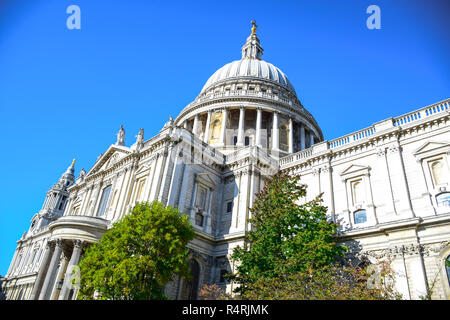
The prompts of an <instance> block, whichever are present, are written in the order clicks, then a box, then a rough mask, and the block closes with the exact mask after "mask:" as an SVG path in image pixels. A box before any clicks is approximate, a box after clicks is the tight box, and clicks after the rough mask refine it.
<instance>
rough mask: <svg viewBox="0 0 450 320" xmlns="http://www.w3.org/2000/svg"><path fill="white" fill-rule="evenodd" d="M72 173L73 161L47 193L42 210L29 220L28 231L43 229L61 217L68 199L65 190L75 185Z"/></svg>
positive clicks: (67, 193) (73, 168)
mask: <svg viewBox="0 0 450 320" xmlns="http://www.w3.org/2000/svg"><path fill="white" fill-rule="evenodd" d="M74 173H75V159H73V161H72V164H71V165H70V166H69V167H68V168H67V170H66V171H65V172H64V173H63V174H62V175H61V178H59V180H58V182H57V183H56V184H54V185H53V186H52V187H51V188H50V190H48V191H47V196H46V197H45V201H44V204H43V206H42V209H41V210H40V211H39V213H37V214H36V215H35V216H34V217H33V219H32V220H31V227H30V231H33V230H37V229H39V228H41V227H44V226H46V225H47V224H49V223H50V222H51V221H54V220H56V219H58V218H59V217H61V216H62V215H63V213H64V209H65V208H66V205H67V201H68V198H69V192H68V191H67V189H68V188H69V187H70V186H71V185H73V184H74V183H75V176H74Z"/></svg>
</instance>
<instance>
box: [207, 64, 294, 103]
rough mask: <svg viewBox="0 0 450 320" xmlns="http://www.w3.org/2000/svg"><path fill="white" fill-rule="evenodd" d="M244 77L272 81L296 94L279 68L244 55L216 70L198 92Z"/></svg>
mask: <svg viewBox="0 0 450 320" xmlns="http://www.w3.org/2000/svg"><path fill="white" fill-rule="evenodd" d="M246 77H248V78H257V79H261V80H264V81H270V82H273V83H275V84H278V85H280V86H282V87H284V88H286V89H287V90H289V91H290V92H291V93H293V94H294V95H296V93H295V89H294V87H293V86H292V84H291V82H290V81H289V79H288V78H287V76H286V75H285V74H284V73H283V72H282V71H281V70H280V69H279V68H277V67H275V66H274V65H273V64H271V63H269V62H266V61H264V60H258V59H248V58H245V57H243V58H242V59H241V60H236V61H233V62H230V63H228V64H226V65H224V66H223V67H222V68H220V69H219V70H217V71H216V72H215V73H214V74H213V75H212V76H211V77H210V78H209V79H208V81H207V82H206V84H205V85H204V86H203V89H202V91H201V93H200V94H202V93H203V92H205V91H207V90H208V88H210V87H212V86H214V85H216V84H218V83H220V82H223V81H228V80H234V79H236V78H239V79H241V78H246Z"/></svg>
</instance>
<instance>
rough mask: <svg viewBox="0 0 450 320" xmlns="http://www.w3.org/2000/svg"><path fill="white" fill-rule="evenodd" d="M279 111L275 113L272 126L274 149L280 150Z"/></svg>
mask: <svg viewBox="0 0 450 320" xmlns="http://www.w3.org/2000/svg"><path fill="white" fill-rule="evenodd" d="M278 133H279V132H278V112H277V111H275V112H274V113H273V126H272V151H278V150H279V149H280V137H279V134H278Z"/></svg>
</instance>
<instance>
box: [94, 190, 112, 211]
mask: <svg viewBox="0 0 450 320" xmlns="http://www.w3.org/2000/svg"><path fill="white" fill-rule="evenodd" d="M110 192H111V186H107V187H106V188H105V189H103V193H102V197H101V199H100V207H99V209H98V214H97V216H98V217H101V216H103V215H104V214H105V211H106V205H107V204H108V198H109V193H110Z"/></svg>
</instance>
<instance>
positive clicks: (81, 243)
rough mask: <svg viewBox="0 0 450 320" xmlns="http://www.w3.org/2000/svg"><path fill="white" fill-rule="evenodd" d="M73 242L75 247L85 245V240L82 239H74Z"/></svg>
mask: <svg viewBox="0 0 450 320" xmlns="http://www.w3.org/2000/svg"><path fill="white" fill-rule="evenodd" d="M72 242H73V248H74V249H75V248H76V249H81V248H83V245H84V241H83V240H80V239H74V240H72Z"/></svg>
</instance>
